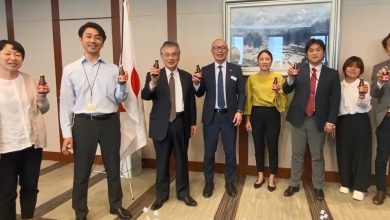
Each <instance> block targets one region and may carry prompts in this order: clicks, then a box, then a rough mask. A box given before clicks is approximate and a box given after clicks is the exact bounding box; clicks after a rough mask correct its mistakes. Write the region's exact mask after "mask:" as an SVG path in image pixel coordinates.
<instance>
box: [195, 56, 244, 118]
mask: <svg viewBox="0 0 390 220" xmlns="http://www.w3.org/2000/svg"><path fill="white" fill-rule="evenodd" d="M205 93H206V97H205V101H204V104H203V114H202V122H203V124H209V123H211V121H212V119H213V116H214V109H215V101H216V93H217V92H216V79H215V63H211V64H209V65H207V66H205V67H202V79H201V81H200V87H199V89H198V91H196V96H198V97H201V96H203V95H204V94H205ZM225 93H226V104H227V108H228V114H229V118H230V119H231V121H233V118H234V115H235V114H236V112H237V111H241V112H243V111H244V106H245V79H244V77H243V75H242V70H241V67H240V66H238V65H236V64H232V63H226V85H225Z"/></svg>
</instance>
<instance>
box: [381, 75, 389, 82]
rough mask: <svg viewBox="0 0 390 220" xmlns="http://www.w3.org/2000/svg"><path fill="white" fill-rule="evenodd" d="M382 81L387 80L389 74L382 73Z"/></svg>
mask: <svg viewBox="0 0 390 220" xmlns="http://www.w3.org/2000/svg"><path fill="white" fill-rule="evenodd" d="M382 81H383V82H387V81H389V75H388V74H386V75H382Z"/></svg>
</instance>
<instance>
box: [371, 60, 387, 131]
mask: <svg viewBox="0 0 390 220" xmlns="http://www.w3.org/2000/svg"><path fill="white" fill-rule="evenodd" d="M384 66H387V67H389V68H390V60H387V61H384V62H382V63H379V64H376V65H375V66H374V68H373V70H372V75H371V92H370V93H371V96H372V98H373V99H372V100H371V104H372V109H373V112H374V117H375V124H376V126H379V125H380V124H381V122H382V120H383V118H384V117H385V115H386V113H387V112H388V111H389V107H390V83H389V82H387V83H384V84H383V86H382V88H379V86H378V77H377V76H376V74H377V73H378V71H379V70H380V69H382V67H384Z"/></svg>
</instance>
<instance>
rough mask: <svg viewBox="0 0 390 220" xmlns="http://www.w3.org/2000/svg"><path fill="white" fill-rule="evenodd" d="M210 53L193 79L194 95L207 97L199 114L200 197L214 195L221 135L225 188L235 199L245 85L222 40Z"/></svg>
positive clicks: (214, 43)
mask: <svg viewBox="0 0 390 220" xmlns="http://www.w3.org/2000/svg"><path fill="white" fill-rule="evenodd" d="M211 53H212V54H213V57H214V60H215V62H213V63H211V64H209V65H207V66H205V67H203V68H202V71H201V73H194V74H193V77H192V81H193V83H194V88H195V90H196V96H198V97H201V96H203V95H204V94H206V97H205V101H204V105H203V115H202V122H203V138H204V145H205V153H204V177H205V180H206V184H205V187H204V189H203V196H204V197H205V198H208V197H210V196H212V194H213V190H214V165H215V151H216V150H217V144H218V137H219V134H221V137H222V143H223V149H224V152H225V188H226V191H227V193H228V195H229V196H232V197H235V196H236V195H237V190H236V188H235V186H234V184H233V181H234V178H235V176H236V137H237V127H238V126H239V125H240V123H241V120H242V112H243V110H244V104H245V82H244V77H243V75H242V70H241V67H240V66H238V65H235V64H232V63H228V62H226V56H227V54H228V45H227V44H226V42H225V41H224V40H222V39H217V40H215V41H214V42H213V43H212V47H211Z"/></svg>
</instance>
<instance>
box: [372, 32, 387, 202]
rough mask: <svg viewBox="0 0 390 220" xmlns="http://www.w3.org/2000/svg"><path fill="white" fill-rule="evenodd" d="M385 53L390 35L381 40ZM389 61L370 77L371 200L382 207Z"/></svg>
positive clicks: (385, 158) (375, 69) (385, 190)
mask: <svg viewBox="0 0 390 220" xmlns="http://www.w3.org/2000/svg"><path fill="white" fill-rule="evenodd" d="M382 46H383V49H384V50H385V52H386V53H387V54H388V55H390V34H388V35H387V36H386V37H385V38H384V39H383V40H382ZM389 67H390V60H389V59H388V60H386V61H384V62H381V63H378V64H376V65H375V66H374V67H373V71H372V75H371V96H372V97H373V99H372V107H373V108H372V110H373V112H374V116H375V120H374V121H375V125H376V127H377V128H376V139H377V148H376V159H375V180H376V189H377V193H376V195H375V196H374V198H373V199H372V202H373V203H374V204H375V205H382V204H383V202H384V200H385V199H386V192H387V186H386V169H387V162H388V161H389V156H390V135H389V134H390V109H389V106H390V84H389V80H388V78H389V73H388V71H389V70H388V69H389Z"/></svg>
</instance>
